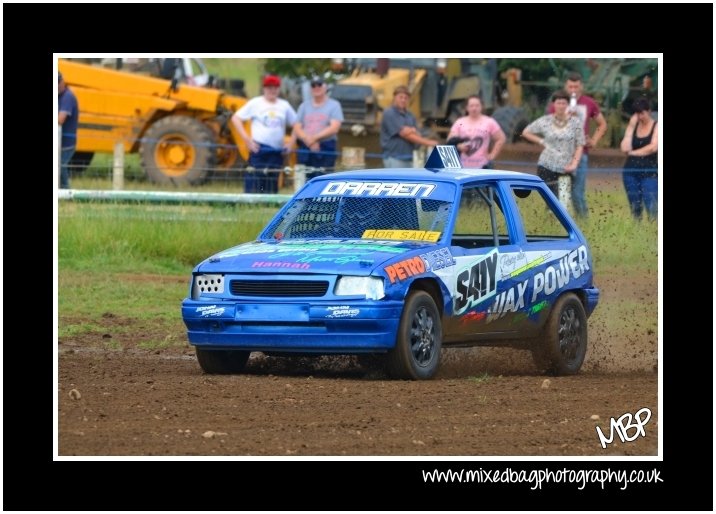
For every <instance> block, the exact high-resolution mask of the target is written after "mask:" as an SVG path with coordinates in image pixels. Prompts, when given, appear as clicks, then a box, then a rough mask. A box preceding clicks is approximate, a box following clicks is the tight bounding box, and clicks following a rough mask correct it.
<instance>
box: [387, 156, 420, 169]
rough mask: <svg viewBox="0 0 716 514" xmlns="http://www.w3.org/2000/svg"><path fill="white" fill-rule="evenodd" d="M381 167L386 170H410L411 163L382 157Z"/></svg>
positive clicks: (410, 161)
mask: <svg viewBox="0 0 716 514" xmlns="http://www.w3.org/2000/svg"><path fill="white" fill-rule="evenodd" d="M383 166H385V167H386V168H412V167H413V161H412V159H411V160H403V159H396V158H395V157H383Z"/></svg>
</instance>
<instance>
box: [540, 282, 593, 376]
mask: <svg viewBox="0 0 716 514" xmlns="http://www.w3.org/2000/svg"><path fill="white" fill-rule="evenodd" d="M543 330H544V331H543V336H542V339H541V340H540V341H539V342H538V344H537V346H536V347H534V348H533V349H532V357H533V360H534V363H535V365H536V366H537V368H538V369H539V370H540V371H544V372H547V373H549V374H553V375H574V374H575V373H578V372H579V369H580V368H581V367H582V363H583V362H584V357H585V355H586V354H587V315H586V313H585V311H584V305H582V302H581V301H579V298H577V296H576V295H575V294H574V293H565V294H563V295H562V296H560V297H559V298H558V299H557V301H556V302H555V304H554V306H553V307H552V311H551V312H550V314H549V318H548V319H547V323H546V324H545V326H544V329H543Z"/></svg>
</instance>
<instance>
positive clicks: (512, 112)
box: [492, 106, 529, 143]
mask: <svg viewBox="0 0 716 514" xmlns="http://www.w3.org/2000/svg"><path fill="white" fill-rule="evenodd" d="M492 118H493V119H494V120H495V121H496V122H497V124H498V125H499V126H500V128H501V129H502V132H504V133H505V137H506V142H507V143H517V142H519V141H520V140H521V137H522V131H524V129H525V128H526V127H527V125H528V124H529V119H528V118H527V113H526V112H525V110H524V109H523V108H521V107H512V106H505V107H499V108H497V109H495V112H493V113H492Z"/></svg>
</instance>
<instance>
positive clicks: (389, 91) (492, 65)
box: [331, 58, 528, 141]
mask: <svg viewBox="0 0 716 514" xmlns="http://www.w3.org/2000/svg"><path fill="white" fill-rule="evenodd" d="M348 68H349V70H350V72H349V75H348V76H346V77H345V78H342V79H340V80H339V81H338V82H337V83H336V84H335V85H334V86H333V90H332V93H331V97H332V98H334V99H335V100H338V101H339V102H340V103H341V106H342V107H343V116H344V123H343V126H342V129H343V130H346V131H351V132H352V133H353V134H354V135H360V134H375V133H377V132H379V131H380V123H381V119H382V112H383V110H384V109H386V108H388V107H389V106H390V105H391V104H392V101H393V90H394V89H395V88H396V87H397V86H401V85H402V86H406V87H407V88H408V90H410V92H411V98H410V105H409V109H410V111H411V112H412V113H413V114H414V115H415V117H416V119H417V120H418V121H419V122H420V123H421V124H422V126H423V128H424V129H425V131H426V132H432V133H433V134H436V135H438V136H442V137H445V135H447V133H448V132H449V130H450V127H451V126H452V124H453V123H454V122H455V120H456V119H457V118H459V117H460V116H464V114H465V106H466V103H467V98H468V97H469V96H470V95H475V94H477V95H480V97H481V98H482V104H483V108H484V112H485V114H489V115H491V116H493V117H494V118H495V120H496V121H497V122H498V123H499V124H500V126H501V128H502V129H503V131H504V132H505V134H506V136H507V139H508V141H512V140H515V139H516V138H517V137H519V134H520V133H521V132H522V129H523V128H524V127H525V126H526V125H527V123H528V120H527V116H526V113H525V111H524V110H523V109H521V108H520V107H519V106H516V105H511V104H509V103H508V102H506V101H505V95H503V94H502V90H501V88H500V85H499V81H498V72H497V61H496V59H457V58H449V59H448V58H445V59H441V58H437V59H436V58H408V59H379V58H378V59H367V58H366V59H353V60H350V61H349V62H348Z"/></svg>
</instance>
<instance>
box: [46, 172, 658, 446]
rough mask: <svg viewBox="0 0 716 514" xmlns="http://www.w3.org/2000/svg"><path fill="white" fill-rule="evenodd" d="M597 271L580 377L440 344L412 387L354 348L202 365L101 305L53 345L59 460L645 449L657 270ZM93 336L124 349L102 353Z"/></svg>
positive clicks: (601, 180)
mask: <svg viewBox="0 0 716 514" xmlns="http://www.w3.org/2000/svg"><path fill="white" fill-rule="evenodd" d="M614 178H615V177H613V176H612V177H611V178H607V177H606V175H601V176H596V174H595V176H593V177H592V176H590V179H589V182H588V187H589V188H590V190H600V189H601V190H607V189H614V188H619V187H621V184H620V181H619V182H617V181H616V180H614ZM132 279H133V280H176V277H168V278H167V277H152V276H145V275H142V276H136V277H133V278H132ZM596 282H597V286H598V287H599V288H600V289H601V292H602V297H601V301H600V306H599V307H598V308H597V310H596V311H595V314H594V315H593V316H592V317H591V318H590V320H589V337H590V342H589V349H588V352H587V357H586V360H585V363H584V366H583V368H582V372H581V373H580V374H579V375H577V376H573V377H550V378H549V382H548V383H545V378H546V377H544V376H541V375H539V374H537V373H536V372H535V370H534V368H533V366H532V362H531V358H530V356H529V354H528V353H527V352H520V351H516V350H510V349H468V350H465V349H453V350H445V351H443V365H442V367H441V370H440V372H439V374H438V376H437V378H436V379H434V380H430V381H425V382H402V381H391V380H388V379H386V377H385V376H384V375H382V374H381V373H380V372H377V371H371V370H366V369H364V368H362V367H360V366H359V365H358V364H357V363H356V361H355V360H354V359H353V358H351V357H335V358H325V357H324V358H320V359H317V360H315V359H314V360H310V359H299V360H296V359H291V360H289V359H280V358H266V357H263V356H262V355H261V354H253V355H252V358H251V360H250V361H249V365H248V369H247V372H246V373H245V374H243V375H236V376H210V375H204V374H203V373H202V372H201V370H200V368H199V366H198V364H197V363H196V360H195V358H194V352H193V349H192V348H191V347H190V346H189V345H188V343H185V344H180V345H178V346H177V345H175V346H170V347H168V348H166V349H162V350H154V351H147V350H142V349H139V348H137V341H136V339H133V338H132V336H131V335H129V336H128V335H126V330H117V331H116V332H114V331H113V327H122V328H125V327H126V326H132V327H134V330H133V332H134V333H135V334H142V335H143V336H147V335H152V336H156V337H154V340H162V339H167V340H170V339H171V340H175V341H186V335H185V332H184V331H183V330H184V327H183V325H181V324H180V323H177V326H176V328H175V330H174V332H172V333H171V334H167V333H166V332H162V333H159V332H157V333H155V334H153V333H152V331H155V332H156V331H157V329H156V328H154V327H153V326H152V325H151V324H150V323H149V322H146V321H145V322H140V321H138V320H127V319H118V318H117V317H116V316H114V315H113V314H112V313H106V315H105V316H104V317H103V319H102V321H101V324H102V326H103V332H102V333H96V334H85V335H82V336H73V337H67V338H63V339H61V340H60V341H59V346H58V349H59V385H58V386H59V393H58V394H59V414H58V415H59V455H60V456H74V455H81V456H86V455H179V456H183V455H206V456H219V455H229V456H246V455H255V456H263V455H272V456H291V455H296V456H307V455H318V456H324V455H335V456H342V455H346V456H354V455H368V456H373V455H395V456H403V455H417V456H422V455H426V456H427V455H444V456H456V455H467V456H502V455H504V456H523V455H524V456H532V455H539V456H552V455H554V456H583V455H584V456H591V455H596V456H606V455H639V456H642V455H657V448H658V438H657V430H658V423H659V412H658V394H657V389H658V388H657V373H656V371H657V369H658V357H657V355H658V354H657V334H656V331H655V325H656V321H655V319H656V291H657V277H656V276H651V275H643V276H635V275H633V274H629V275H628V274H625V273H620V272H619V271H618V270H609V273H602V274H599V275H598V276H597V278H596ZM616 300H622V302H620V305H624V306H633V307H624V310H623V311H621V312H619V314H618V316H617V321H618V324H619V326H617V327H615V326H614V316H612V317H611V318H608V317H607V316H605V315H604V313H605V312H607V309H609V306H610V304H612V305H613V304H614V302H615V301H616ZM65 321H69V320H65ZM73 321H77V320H73ZM93 322H94V323H96V322H97V320H93ZM60 323H63V318H62V315H61V313H60ZM106 338H111V340H112V341H114V342H117V343H119V345H118V347H122V348H125V350H109V349H106V348H107V346H106V345H105V344H103V342H106ZM73 390H74V391H73ZM76 392H79V398H77V394H76ZM644 407H647V408H648V409H650V411H651V413H652V416H651V419H650V420H649V422H648V424H647V425H646V426H645V433H646V436H645V437H639V438H638V439H636V440H635V441H633V442H626V443H622V442H621V441H618V439H615V441H614V442H613V443H612V444H610V445H609V446H608V447H607V449H602V448H601V446H600V442H599V438H598V436H597V433H596V430H595V426H597V425H598V426H600V427H602V431H603V432H604V433H605V434H607V435H608V434H609V432H610V430H609V420H610V418H612V417H613V418H618V417H619V416H621V415H623V414H625V413H632V414H634V413H636V412H637V411H638V410H640V409H642V408H644ZM594 415H597V416H599V419H596V420H595V419H592V416H594ZM632 433H633V429H632Z"/></svg>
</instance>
